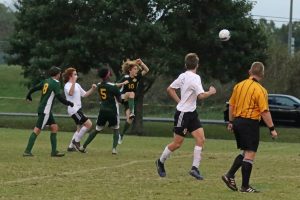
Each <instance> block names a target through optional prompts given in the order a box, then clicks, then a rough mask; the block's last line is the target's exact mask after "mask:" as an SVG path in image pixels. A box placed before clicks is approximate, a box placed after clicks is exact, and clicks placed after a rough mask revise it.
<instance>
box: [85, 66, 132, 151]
mask: <svg viewBox="0 0 300 200" xmlns="http://www.w3.org/2000/svg"><path fill="white" fill-rule="evenodd" d="M98 75H99V77H100V78H101V79H102V82H101V83H98V84H97V92H98V94H99V99H100V111H99V114H98V119H97V124H96V128H95V130H94V131H92V132H91V133H90V134H89V136H88V138H87V139H86V141H85V143H84V144H83V146H82V147H81V149H80V151H81V152H82V153H85V152H86V148H87V146H88V144H89V143H90V142H91V141H92V140H93V139H94V138H95V137H96V135H97V134H98V133H99V132H100V131H102V130H103V129H104V127H105V124H106V122H108V127H110V128H112V129H113V130H114V134H113V146H112V154H117V145H118V139H119V126H120V118H119V102H121V93H120V91H119V88H118V87H117V85H116V84H115V83H111V82H109V78H110V76H111V71H110V70H109V69H107V68H103V69H101V70H100V71H99V74H98ZM124 84H126V82H124V83H120V85H124Z"/></svg>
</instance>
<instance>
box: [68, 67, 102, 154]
mask: <svg viewBox="0 0 300 200" xmlns="http://www.w3.org/2000/svg"><path fill="white" fill-rule="evenodd" d="M77 78H78V75H77V72H76V69H75V68H72V67H70V68H67V69H66V70H65V72H64V82H65V87H64V91H65V95H66V99H67V100H69V101H72V102H74V106H73V107H70V106H68V114H69V115H70V116H71V117H72V118H73V119H74V121H75V124H76V126H77V129H76V131H75V133H74V134H73V137H72V139H71V142H70V144H69V147H68V149H67V150H68V151H69V152H72V151H76V149H77V150H79V148H80V140H81V138H82V137H83V136H84V134H85V133H86V132H87V131H88V130H89V129H90V128H91V127H92V122H91V120H90V119H89V118H87V117H86V116H85V115H84V114H83V112H82V110H81V106H82V105H81V97H88V96H90V95H91V94H92V93H93V92H94V91H95V89H96V87H97V86H96V84H93V85H92V87H91V88H90V89H89V90H88V91H87V92H86V91H85V90H84V89H82V87H81V86H80V85H79V84H78V83H76V81H77Z"/></svg>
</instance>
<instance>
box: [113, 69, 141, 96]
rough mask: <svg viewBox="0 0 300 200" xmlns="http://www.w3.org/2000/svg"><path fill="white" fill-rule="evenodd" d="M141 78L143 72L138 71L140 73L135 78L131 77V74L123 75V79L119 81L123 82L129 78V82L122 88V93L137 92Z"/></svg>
mask: <svg viewBox="0 0 300 200" xmlns="http://www.w3.org/2000/svg"><path fill="white" fill-rule="evenodd" d="M141 78H142V74H141V73H138V75H137V76H136V77H134V78H131V77H130V76H129V75H125V76H123V77H122V78H121V80H119V81H118V82H119V83H122V82H124V81H126V80H127V81H128V84H126V85H124V86H122V88H121V89H120V91H121V93H122V94H125V93H126V92H135V91H136V88H137V86H138V83H139V81H140V80H141Z"/></svg>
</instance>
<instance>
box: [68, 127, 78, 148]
mask: <svg viewBox="0 0 300 200" xmlns="http://www.w3.org/2000/svg"><path fill="white" fill-rule="evenodd" d="M77 133H78V132H77V131H76V132H75V133H74V134H73V137H72V139H71V142H70V144H69V148H73V147H74V145H73V143H72V140H74V139H75V135H76V134H77Z"/></svg>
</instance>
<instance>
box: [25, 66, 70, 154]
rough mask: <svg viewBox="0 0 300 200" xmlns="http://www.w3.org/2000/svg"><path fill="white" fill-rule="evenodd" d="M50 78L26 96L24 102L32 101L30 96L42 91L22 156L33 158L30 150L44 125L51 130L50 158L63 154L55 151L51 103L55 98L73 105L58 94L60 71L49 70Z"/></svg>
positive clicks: (54, 68) (55, 143)
mask: <svg viewBox="0 0 300 200" xmlns="http://www.w3.org/2000/svg"><path fill="white" fill-rule="evenodd" d="M49 75H50V78H48V79H45V80H43V81H41V82H40V83H39V84H38V85H36V86H35V87H33V88H31V89H30V90H29V92H28V94H27V96H26V100H28V101H32V98H31V94H32V93H33V92H36V91H38V90H41V91H42V96H41V100H40V103H39V107H38V120H37V123H36V126H35V128H34V129H33V132H32V133H31V135H30V137H29V141H28V144H27V147H26V149H25V151H24V153H23V156H24V157H26V156H33V154H32V153H31V150H32V148H33V145H34V142H35V140H36V138H37V136H38V135H39V134H40V132H41V130H42V129H43V128H44V127H45V125H49V126H50V129H51V134H50V141H51V148H52V151H51V156H52V157H62V156H64V155H65V154H64V153H60V152H59V151H57V150H56V146H57V140H56V134H57V131H58V125H57V124H56V123H55V120H54V117H53V114H52V112H51V109H52V106H53V101H54V99H55V98H57V99H58V100H59V101H60V102H61V103H63V104H64V105H67V106H71V107H72V106H73V105H74V104H73V103H72V102H70V101H68V100H66V99H64V98H63V97H62V95H61V93H60V83H59V78H60V75H61V69H60V68H58V67H51V68H50V70H49Z"/></svg>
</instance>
